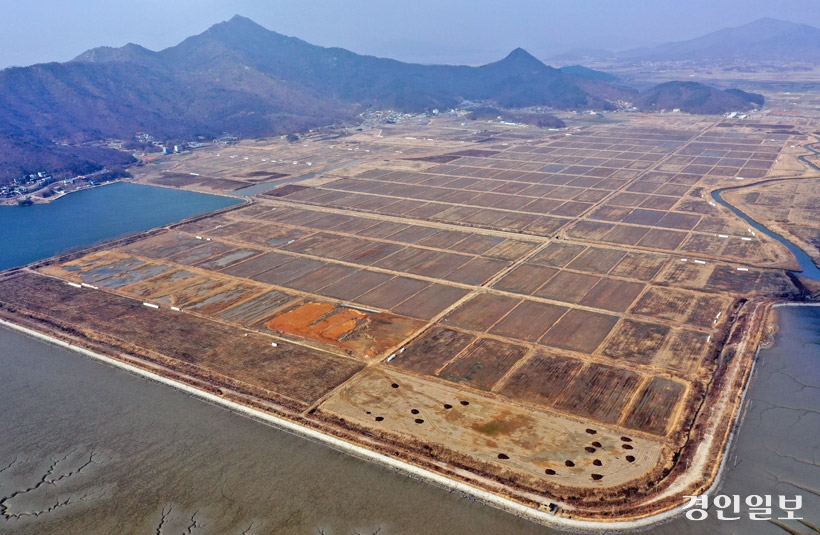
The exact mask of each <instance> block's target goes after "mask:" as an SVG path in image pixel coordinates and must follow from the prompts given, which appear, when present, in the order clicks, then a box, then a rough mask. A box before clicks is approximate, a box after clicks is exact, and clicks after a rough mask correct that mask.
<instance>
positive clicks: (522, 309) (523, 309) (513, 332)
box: [490, 301, 567, 342]
mask: <svg viewBox="0 0 820 535" xmlns="http://www.w3.org/2000/svg"><path fill="white" fill-rule="evenodd" d="M566 311H567V308H566V307H562V306H558V305H551V304H549V303H538V302H535V301H522V302H521V304H519V305H518V306H517V307H515V308H514V309H513V310H512V312H510V313H509V314H507V315H506V316H505V317H504V318H503V319H502V320H501V321H499V322H498V323H496V324H495V325H494V326H493V327H492V329H490V332H491V333H494V334H499V335H502V336H508V337H510V338H513V339H516V340H526V341H528V342H536V341H538V339H539V338H541V336H542V335H543V334H544V333H545V332H546V331H547V329H549V328H550V327H552V326H553V324H554V323H555V322H556V321H558V318H560V317H561V316H563V315H564V314H565V313H566Z"/></svg>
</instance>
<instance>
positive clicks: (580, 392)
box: [555, 364, 640, 423]
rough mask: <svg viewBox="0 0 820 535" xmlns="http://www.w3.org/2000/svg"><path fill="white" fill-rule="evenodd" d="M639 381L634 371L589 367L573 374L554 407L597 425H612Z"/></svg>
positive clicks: (603, 366)
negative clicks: (590, 420) (585, 418)
mask: <svg viewBox="0 0 820 535" xmlns="http://www.w3.org/2000/svg"><path fill="white" fill-rule="evenodd" d="M639 382H640V375H638V374H637V373H635V372H632V371H629V370H624V369H621V368H614V367H612V366H605V365H603V364H589V365H588V366H587V367H586V368H584V369H583V370H581V371H579V372H578V373H577V374H575V376H574V377H573V379H572V381H571V382H570V383H569V384H568V385H567V386H566V388H564V390H563V391H562V392H561V395H560V396H559V397H558V399H557V400H556V402H555V407H557V408H559V409H562V410H565V411H567V412H571V413H572V414H576V415H578V416H583V417H587V418H593V419H595V420H598V421H599V422H606V423H615V422H617V421H618V418H619V417H620V415H621V411H623V409H624V407H625V406H626V404H627V403H628V402H629V400H630V398H631V397H632V395H633V394H634V393H635V390H636V388H637V387H638V383H639Z"/></svg>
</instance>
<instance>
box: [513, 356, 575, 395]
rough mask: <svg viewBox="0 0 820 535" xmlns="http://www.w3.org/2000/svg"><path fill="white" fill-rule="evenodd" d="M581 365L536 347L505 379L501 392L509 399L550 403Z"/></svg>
mask: <svg viewBox="0 0 820 535" xmlns="http://www.w3.org/2000/svg"><path fill="white" fill-rule="evenodd" d="M583 367H584V363H583V362H582V361H580V360H577V359H573V358H568V357H559V356H552V355H550V354H549V353H546V352H544V351H541V350H539V351H537V352H536V353H535V354H534V355H533V356H532V357H530V358H529V359H527V361H526V362H525V363H524V364H522V365H521V366H520V367H519V368H518V369H517V370H515V372H514V373H513V374H512V375H511V376H510V377H508V378H507V380H506V382H505V383H504V385H503V386H502V387H501V392H502V393H503V394H505V395H508V396H510V397H512V398H517V399H522V400H528V401H533V402H535V403H539V404H541V405H546V406H552V405H554V404H555V400H556V399H557V398H558V396H559V395H560V394H561V392H563V391H564V389H565V388H566V387H567V385H569V383H570V382H571V381H572V379H573V378H574V377H575V375H576V374H577V373H578V372H579V371H580V370H581V368H583Z"/></svg>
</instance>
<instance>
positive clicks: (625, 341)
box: [603, 320, 669, 366]
mask: <svg viewBox="0 0 820 535" xmlns="http://www.w3.org/2000/svg"><path fill="white" fill-rule="evenodd" d="M668 334H669V327H666V326H664V325H658V324H656V323H644V322H639V321H634V320H624V321H622V322H621V324H620V326H619V328H618V330H617V331H616V332H615V334H614V335H613V336H612V338H611V339H610V340H609V342H607V344H606V346H605V347H604V350H603V352H604V354H605V355H607V356H609V357H612V358H614V359H618V360H623V361H625V362H624V363H623V364H624V365H627V366H628V365H629V363H633V362H634V363H639V364H649V363H651V362H652V359H653V358H654V356H655V353H657V352H658V351H659V350H660V348H661V346H663V343H664V341H665V340H666V336H667V335H668Z"/></svg>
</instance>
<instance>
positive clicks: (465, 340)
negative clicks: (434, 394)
mask: <svg viewBox="0 0 820 535" xmlns="http://www.w3.org/2000/svg"><path fill="white" fill-rule="evenodd" d="M474 340H475V336H473V335H471V334H467V333H463V332H459V331H454V330H452V329H446V328H444V327H434V328H433V329H430V330H429V331H427V332H426V333H424V334H423V335H422V336H421V337H419V338H418V339H416V340H414V341H413V343H412V344H410V345H409V346H407V348H406V349H405V351H404V352H402V353H401V354H399V355H397V356H396V358H395V359H394V360H392V361H391V362H390V364H391V365H393V366H399V367H401V368H404V369H406V370H410V371H414V372H416V373H420V374H424V375H434V374H435V373H436V371H437V370H438V369H439V368H441V367H442V366H444V365H445V364H447V363H448V362H449V361H450V360H451V359H453V358H454V357H455V356H456V355H458V354H459V353H460V352H461V350H463V349H464V348H465V347H467V346H468V345H469V344H471V343H472V342H473V341H474Z"/></svg>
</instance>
